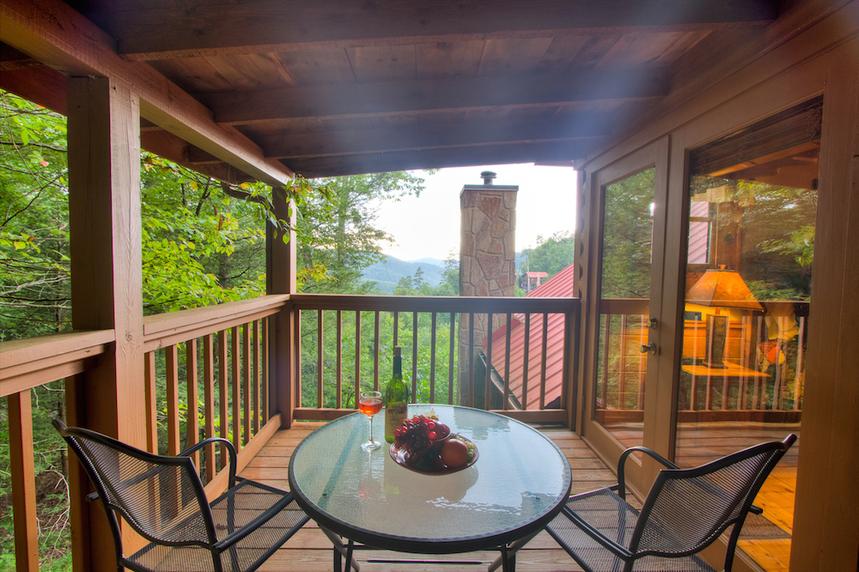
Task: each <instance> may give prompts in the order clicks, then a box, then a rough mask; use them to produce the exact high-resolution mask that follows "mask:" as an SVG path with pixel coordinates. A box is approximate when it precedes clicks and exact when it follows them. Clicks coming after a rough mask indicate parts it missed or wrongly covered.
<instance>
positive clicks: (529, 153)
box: [288, 140, 591, 178]
mask: <svg viewBox="0 0 859 572" xmlns="http://www.w3.org/2000/svg"><path fill="white" fill-rule="evenodd" d="M590 147H591V143H588V142H586V141H581V140H579V141H562V142H538V143H526V144H520V143H514V144H495V145H484V146H479V147H445V148H442V149H424V150H420V151H391V152H385V153H367V154H356V155H341V156H337V157H316V158H307V159H292V160H290V161H289V162H288V165H289V167H290V168H291V169H292V170H293V171H295V172H296V173H298V174H301V175H304V176H305V177H308V178H316V177H334V176H340V175H355V174H362V173H380V172H385V171H400V170H410V169H438V168H441V167H466V166H469V165H493V164H499V165H500V164H507V163H533V162H537V163H553V164H560V163H566V164H569V165H570V166H572V162H573V161H575V160H577V159H580V158H582V157H584V156H585V155H586V154H587V152H588V150H589V149H590Z"/></svg>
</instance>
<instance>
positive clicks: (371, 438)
mask: <svg viewBox="0 0 859 572" xmlns="http://www.w3.org/2000/svg"><path fill="white" fill-rule="evenodd" d="M369 419H370V443H372V442H373V416H372V415H371V416H370V417H369Z"/></svg>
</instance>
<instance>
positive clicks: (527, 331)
mask: <svg viewBox="0 0 859 572" xmlns="http://www.w3.org/2000/svg"><path fill="white" fill-rule="evenodd" d="M290 306H291V307H292V309H293V310H294V312H295V319H294V322H295V330H296V331H295V336H294V338H295V339H296V340H297V347H296V354H297V356H298V364H297V369H298V372H299V375H298V380H297V385H296V388H295V389H296V397H295V399H296V404H297V405H298V407H296V409H295V411H294V417H295V418H296V419H332V418H335V417H337V416H340V415H344V414H346V413H351V412H353V411H354V409H355V396H356V395H357V394H358V393H359V392H360V390H361V389H362V388H364V389H368V388H373V389H379V388H383V387H384V384H385V383H386V382H387V380H388V379H389V377H390V375H391V373H390V371H391V370H390V367H391V365H390V364H391V353H392V349H393V347H394V346H395V345H401V346H402V347H403V352H404V369H405V374H406V375H407V377H408V378H409V379H410V380H411V390H412V391H411V396H412V401H413V402H426V403H438V402H442V403H455V404H462V405H470V406H475V407H481V408H486V409H497V410H500V411H504V412H506V413H509V414H510V415H512V416H515V417H519V418H523V419H528V420H533V421H545V422H560V423H567V422H568V411H567V398H568V396H569V395H570V393H569V392H570V391H571V388H570V387H569V385H570V381H569V380H570V379H571V376H570V371H573V370H572V369H571V368H572V367H573V363H572V362H573V352H572V348H574V347H575V344H574V343H572V342H573V340H574V339H575V335H576V334H575V332H576V328H577V324H578V319H577V317H578V312H579V301H578V300H577V299H573V298H470V297H411V296H341V295H336V296H335V295H313V294H303V295H293V296H292V297H291V300H290ZM508 348H509V349H510V351H508ZM486 364H490V365H491V366H492V367H486ZM344 366H345V368H346V369H345V371H344Z"/></svg>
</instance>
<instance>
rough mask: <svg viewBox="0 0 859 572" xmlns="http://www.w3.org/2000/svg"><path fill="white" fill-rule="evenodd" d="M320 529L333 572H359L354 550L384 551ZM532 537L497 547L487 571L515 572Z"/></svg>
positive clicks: (423, 561) (396, 561) (471, 562)
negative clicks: (330, 550)
mask: <svg viewBox="0 0 859 572" xmlns="http://www.w3.org/2000/svg"><path fill="white" fill-rule="evenodd" d="M320 529H321V530H322V532H324V533H325V535H326V536H327V537H328V538H329V539H330V540H331V543H332V544H333V545H334V550H333V554H334V565H333V569H334V572H344V570H345V571H346V572H349V569H350V568H351V569H352V570H355V572H360V570H361V567H360V565H359V564H358V562H357V561H356V560H355V558H354V555H355V551H356V550H384V549H379V548H376V547H374V546H367V545H366V544H356V543H355V542H354V541H352V540H348V539H347V540H346V543H345V544H344V542H343V540H344V539H343V538H341V537H340V536H339V535H337V534H335V533H334V532H332V531H330V530H328V529H327V528H324V527H320ZM534 536H536V533H535V534H532V535H530V536H528V537H526V538H522V539H520V540H517V541H516V542H513V543H512V544H509V545H504V546H499V547H497V548H495V550H498V551H499V552H501V555H500V556H499V557H498V558H496V559H495V560H494V561H493V562H492V564H490V565H489V568H488V569H487V571H488V572H492V571H493V570H497V569H498V568H501V570H502V572H514V571H515V570H516V552H518V551H519V549H520V548H522V547H523V546H525V544H527V543H528V542H530V540H531V539H532V538H534ZM344 558H345V560H346V562H345V566H344V562H343V559H344ZM384 563H386V564H409V563H412V564H434V563H438V564H444V565H452V564H460V565H476V564H480V563H481V561H479V560H461V561H451V560H426V559H421V560H403V559H391V560H387V559H386V560H384Z"/></svg>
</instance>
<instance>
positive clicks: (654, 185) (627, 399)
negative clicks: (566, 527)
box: [582, 138, 668, 485]
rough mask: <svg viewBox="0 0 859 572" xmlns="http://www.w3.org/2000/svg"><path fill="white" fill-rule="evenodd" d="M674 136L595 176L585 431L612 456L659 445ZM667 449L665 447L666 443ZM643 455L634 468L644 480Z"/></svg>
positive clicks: (592, 179)
mask: <svg viewBox="0 0 859 572" xmlns="http://www.w3.org/2000/svg"><path fill="white" fill-rule="evenodd" d="M667 158H668V139H667V138H665V139H662V140H659V141H657V142H655V143H653V144H651V145H649V146H647V147H645V148H642V149H640V150H639V151H637V152H635V153H633V154H631V155H629V156H627V157H626V158H624V159H622V160H620V161H617V162H615V163H612V164H611V165H610V166H608V167H606V168H604V169H602V170H598V171H595V172H593V173H592V175H591V177H590V185H589V186H588V187H587V188H586V189H585V190H584V191H585V192H588V193H590V197H591V204H590V208H591V209H594V210H592V211H591V213H590V215H591V216H590V220H591V221H596V222H597V225H598V227H597V228H592V229H590V232H589V234H588V236H589V240H590V241H591V242H590V252H591V256H590V257H589V260H590V265H589V267H590V269H591V270H590V272H589V278H590V282H589V285H588V288H589V290H590V291H591V292H593V293H594V294H593V295H591V296H588V304H589V308H588V310H589V312H588V316H589V319H588V321H587V323H586V325H585V335H586V336H587V337H586V346H587V350H586V351H585V353H584V354H583V355H584V357H585V360H586V362H585V369H584V392H583V398H584V408H583V409H584V421H583V424H582V430H583V432H584V434H585V436H586V437H587V439H588V440H589V441H590V442H591V444H592V445H593V446H594V447H595V448H596V449H597V450H598V452H600V453H601V454H602V455H603V456H604V457H605V458H607V459H610V460H613V459H616V458H617V456H618V455H619V454H620V453H621V451H623V450H624V449H626V448H627V447H631V446H633V445H641V444H645V445H649V446H652V445H654V444H655V443H656V442H657V436H656V435H655V432H656V431H658V430H659V426H660V425H663V424H661V423H658V422H657V417H656V416H657V411H658V409H659V404H658V402H657V395H656V392H655V389H656V383H655V381H656V379H657V375H658V367H659V361H660V360H659V359H657V358H658V356H659V354H660V350H661V344H662V343H663V340H662V339H661V334H662V332H661V330H662V325H663V321H662V319H661V298H662V296H661V293H662V286H663V280H664V272H663V270H664V268H663V267H664V241H665V225H666V216H665V213H666V200H667V190H668V184H667V183H668V181H667V173H666V168H667V163H668V161H667ZM659 449H663V447H659ZM638 463H640V460H637V459H636V460H633V461H632V462H631V463H630V466H629V467H628V469H629V470H630V476H631V478H632V484H633V485H635V483H636V482H640V481H641V479H643V478H644V474H643V471H642V467H641V466H640V465H639V464H638Z"/></svg>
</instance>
